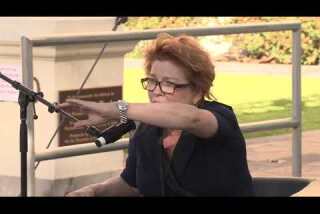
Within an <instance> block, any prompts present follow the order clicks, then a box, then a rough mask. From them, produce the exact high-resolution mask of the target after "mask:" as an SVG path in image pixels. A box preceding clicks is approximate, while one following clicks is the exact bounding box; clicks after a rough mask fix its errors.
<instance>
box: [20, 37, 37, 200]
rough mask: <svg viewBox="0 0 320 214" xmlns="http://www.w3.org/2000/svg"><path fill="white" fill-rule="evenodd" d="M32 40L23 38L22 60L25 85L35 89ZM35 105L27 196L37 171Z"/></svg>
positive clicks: (29, 123) (29, 117)
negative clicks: (35, 161) (35, 159)
mask: <svg viewBox="0 0 320 214" xmlns="http://www.w3.org/2000/svg"><path fill="white" fill-rule="evenodd" d="M32 58H33V55H32V42H31V41H30V40H29V39H28V38H26V37H22V38H21V60H22V82H23V85H25V86H27V87H28V88H30V89H33V65H32V62H33V60H32ZM33 111H34V110H33V105H29V106H28V113H27V126H28V155H27V160H28V161H27V178H28V179H27V187H28V188H27V196H34V193H35V171H34V154H35V150H34V123H33V113H34V112H33Z"/></svg>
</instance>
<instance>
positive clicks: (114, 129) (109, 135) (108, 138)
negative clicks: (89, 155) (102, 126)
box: [95, 120, 136, 147]
mask: <svg viewBox="0 0 320 214" xmlns="http://www.w3.org/2000/svg"><path fill="white" fill-rule="evenodd" d="M135 128H136V124H135V123H134V122H133V121H132V120H128V122H127V123H118V124H116V125H114V126H111V127H109V128H107V129H106V130H104V131H103V132H102V133H101V134H100V136H99V137H98V138H97V139H96V140H95V143H96V145H97V146H98V147H101V146H102V145H104V144H109V143H113V142H115V141H117V140H119V139H120V138H121V137H122V135H124V134H126V133H127V132H129V131H131V130H133V129H135Z"/></svg>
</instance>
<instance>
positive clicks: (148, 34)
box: [31, 22, 299, 47]
mask: <svg viewBox="0 0 320 214" xmlns="http://www.w3.org/2000/svg"><path fill="white" fill-rule="evenodd" d="M297 29H299V23H296V22H292V23H288V22H287V23H268V24H237V25H229V26H219V27H197V28H166V29H157V30H144V31H133V32H112V33H110V32H98V33H90V34H63V35H51V36H44V37H37V38H31V40H32V44H33V47H43V46H58V45H70V44H88V43H100V42H121V41H136V40H148V39H154V38H156V37H157V35H158V34H159V33H163V32H166V33H169V34H171V35H179V34H182V33H185V34H188V35H191V36H208V35H211V36H212V35H226V34H239V33H257V32H272V31H284V30H297Z"/></svg>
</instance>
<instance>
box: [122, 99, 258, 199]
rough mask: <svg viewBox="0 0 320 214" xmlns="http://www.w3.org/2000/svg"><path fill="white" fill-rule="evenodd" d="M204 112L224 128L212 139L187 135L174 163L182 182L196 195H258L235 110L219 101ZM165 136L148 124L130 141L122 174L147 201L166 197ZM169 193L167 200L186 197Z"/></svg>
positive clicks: (206, 106)
mask: <svg viewBox="0 0 320 214" xmlns="http://www.w3.org/2000/svg"><path fill="white" fill-rule="evenodd" d="M199 108H203V109H206V110H209V111H210V112H212V114H214V115H215V116H216V118H217V121H218V124H219V125H218V126H219V128H218V131H217V133H216V134H215V135H214V136H213V137H211V138H206V139H204V138H199V137H197V136H195V135H193V134H191V133H189V132H187V131H182V134H181V136H180V138H179V140H178V143H177V145H176V147H175V149H174V151H173V155H172V158H171V162H170V164H171V167H172V172H173V174H174V176H175V178H176V181H177V183H178V184H179V185H180V186H181V187H182V188H183V189H184V190H186V191H187V192H189V193H192V195H194V196H252V195H253V186H252V178H251V175H250V172H249V169H248V165H247V158H246V145H245V140H244V137H243V135H242V133H241V130H240V128H239V125H238V122H237V119H236V116H235V114H234V112H233V110H232V108H231V107H230V106H227V105H225V104H222V103H219V102H216V101H210V102H209V101H204V102H203V104H202V105H200V106H199ZM161 131H162V129H161V128H159V127H155V126H151V125H147V124H141V125H140V126H139V128H138V129H137V131H136V133H135V134H134V136H133V137H132V138H131V139H130V142H129V149H128V158H127V161H126V166H125V168H124V170H123V171H122V173H121V175H120V176H121V177H122V178H123V179H124V180H125V181H126V182H127V183H128V184H129V185H130V186H133V187H136V188H138V190H139V191H140V193H141V194H143V195H144V196H161V195H162V194H163V188H162V185H161V174H162V175H163V173H161V170H160V169H161V167H160V166H161V165H163V164H162V163H161V160H162V156H161V151H162V150H161V149H162V148H161V143H160V141H159V139H161V133H162V132H161ZM162 177H163V176H162ZM164 179H165V180H166V177H165V178H164ZM164 189H165V195H166V196H181V194H179V193H177V192H176V191H175V190H173V189H172V188H171V186H170V185H167V184H166V183H165V186H164Z"/></svg>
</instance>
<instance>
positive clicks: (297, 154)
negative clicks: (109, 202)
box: [21, 22, 302, 195]
mask: <svg viewBox="0 0 320 214" xmlns="http://www.w3.org/2000/svg"><path fill="white" fill-rule="evenodd" d="M271 31H292V104H293V111H292V115H291V118H284V119H278V120H270V121H262V122H257V123H247V124H240V128H241V130H242V131H243V132H257V131H264V130H272V129H280V128H292V129H293V137H292V159H293V161H292V175H293V176H298V177H299V176H301V136H302V133H301V64H300V58H301V39H300V36H301V24H300V23H296V22H290V23H268V24H243V25H229V26H220V27H199V28H172V29H160V30H145V31H136V32H102V33H95V34H92V33H91V34H76V35H73V34H64V35H50V36H47V37H38V38H27V37H22V38H21V47H22V71H23V83H24V84H25V85H26V86H27V87H29V88H33V83H32V79H33V54H32V49H33V47H44V46H59V45H70V44H86V43H105V42H121V41H139V40H149V39H154V38H156V36H157V35H158V34H159V33H162V32H167V33H169V34H171V35H178V34H182V33H184V34H188V35H192V36H209V35H226V34H240V33H257V32H271ZM28 136H29V139H28V142H29V152H28V195H34V192H35V171H34V164H35V161H45V160H53V159H58V158H66V157H72V156H79V155H85V154H93V153H100V152H109V151H115V150H121V149H125V148H127V147H128V139H122V140H119V142H117V143H114V144H111V145H106V146H102V147H101V148H97V147H96V146H95V145H94V144H92V145H84V146H83V145H81V146H80V145H75V146H69V147H68V148H55V149H50V150H49V151H45V152H41V153H35V150H34V141H33V139H34V132H33V119H32V118H31V117H29V118H28Z"/></svg>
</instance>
